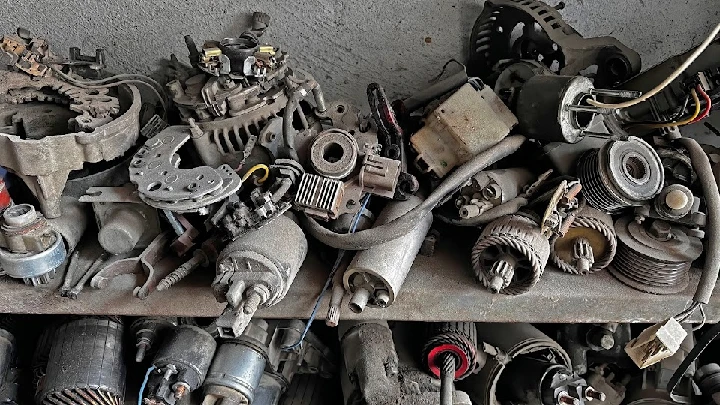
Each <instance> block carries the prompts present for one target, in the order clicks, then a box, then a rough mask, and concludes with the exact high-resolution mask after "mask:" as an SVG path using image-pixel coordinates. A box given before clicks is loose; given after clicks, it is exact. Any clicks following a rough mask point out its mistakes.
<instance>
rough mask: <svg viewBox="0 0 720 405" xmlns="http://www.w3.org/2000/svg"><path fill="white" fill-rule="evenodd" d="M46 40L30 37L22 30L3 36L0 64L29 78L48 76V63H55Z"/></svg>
mask: <svg viewBox="0 0 720 405" xmlns="http://www.w3.org/2000/svg"><path fill="white" fill-rule="evenodd" d="M49 48H50V47H49V44H48V42H47V40H45V39H44V38H40V37H32V36H31V35H30V33H29V32H28V31H27V30H25V29H23V28H18V29H17V35H7V34H6V35H4V36H3V37H2V39H0V64H2V65H5V66H7V67H11V68H14V69H17V70H19V71H22V72H25V73H27V74H29V75H31V76H35V77H44V76H47V75H48V74H50V67H49V66H48V63H53V62H55V59H56V57H55V55H54V54H53V53H52V52H50V49H49Z"/></svg>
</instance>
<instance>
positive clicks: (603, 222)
mask: <svg viewBox="0 0 720 405" xmlns="http://www.w3.org/2000/svg"><path fill="white" fill-rule="evenodd" d="M616 249H617V240H616V235H615V229H614V228H613V222H612V218H611V217H610V215H608V214H605V213H604V212H602V211H599V210H597V209H595V208H592V207H589V206H585V207H584V208H582V209H581V210H580V212H578V214H577V216H576V217H575V220H573V222H572V224H571V225H570V228H569V229H568V231H567V232H566V233H565V235H564V236H561V237H557V238H555V239H554V240H553V241H552V243H551V252H550V259H551V260H552V262H553V264H555V265H556V266H557V267H558V268H559V269H560V270H562V271H564V272H567V273H571V274H589V273H594V272H596V271H600V270H602V269H604V268H606V267H607V266H608V265H609V264H610V263H611V262H612V260H613V258H614V257H615V252H616Z"/></svg>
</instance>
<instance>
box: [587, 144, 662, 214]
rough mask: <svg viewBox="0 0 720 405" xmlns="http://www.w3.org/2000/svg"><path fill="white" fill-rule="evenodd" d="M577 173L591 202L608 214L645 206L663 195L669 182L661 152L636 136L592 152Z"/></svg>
mask: <svg viewBox="0 0 720 405" xmlns="http://www.w3.org/2000/svg"><path fill="white" fill-rule="evenodd" d="M577 170H578V178H579V179H580V183H581V184H582V186H583V195H584V196H585V198H586V199H587V201H588V203H589V204H590V205H591V206H593V207H595V208H597V209H599V210H600V211H604V212H607V213H613V212H616V211H619V210H621V209H623V208H626V207H631V206H639V205H642V204H643V203H644V202H645V201H648V200H650V199H652V198H654V197H655V196H656V195H658V194H659V193H660V191H661V190H662V186H663V184H664V181H665V172H664V169H663V166H662V163H661V161H660V157H659V156H658V154H657V152H655V150H654V149H653V148H652V147H651V146H650V145H648V143H647V142H645V141H643V140H642V139H640V138H636V137H633V136H631V137H629V138H628V140H627V141H621V140H616V141H609V142H607V143H606V144H605V145H603V147H601V148H600V149H595V150H591V151H589V152H588V153H586V154H585V155H583V156H582V157H581V158H580V161H579V162H578V169H577Z"/></svg>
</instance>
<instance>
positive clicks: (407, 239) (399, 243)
mask: <svg viewBox="0 0 720 405" xmlns="http://www.w3.org/2000/svg"><path fill="white" fill-rule="evenodd" d="M422 201H423V200H422V199H421V198H420V197H417V196H411V197H410V198H409V199H408V200H407V201H401V202H391V203H389V204H388V205H387V207H386V208H385V209H384V210H383V211H382V213H381V214H380V216H379V217H378V220H377V221H376V224H375V225H376V226H378V225H381V224H386V223H389V222H391V221H392V220H394V219H396V218H399V217H401V216H403V215H405V214H406V213H407V212H408V211H410V210H411V209H413V208H415V207H416V206H418V205H420V204H421V203H422ZM430 225H432V216H431V215H426V216H424V217H422V218H421V219H420V220H419V224H418V225H417V226H416V227H415V228H413V230H412V231H410V232H409V233H408V234H406V235H404V236H401V237H399V238H397V239H394V240H391V241H389V242H386V243H383V244H381V245H378V246H374V247H372V248H370V249H368V250H363V251H360V252H358V253H356V254H355V257H354V258H353V261H352V262H351V263H350V265H349V266H348V268H347V270H346V271H345V273H344V275H343V285H344V286H345V289H346V290H348V291H350V292H351V293H352V294H353V296H352V298H351V300H350V303H349V306H350V309H351V310H352V311H354V312H362V311H363V310H364V309H365V307H366V306H367V305H370V306H371V307H373V306H377V307H380V308H385V307H387V306H389V305H392V304H393V303H394V302H395V300H396V299H397V296H398V294H400V290H401V289H402V285H403V282H404V281H405V278H406V277H407V274H408V273H409V272H410V269H411V267H412V264H413V262H414V261H415V257H416V256H417V254H418V252H419V251H420V246H421V245H422V243H423V241H424V240H425V235H427V233H428V231H429V230H430Z"/></svg>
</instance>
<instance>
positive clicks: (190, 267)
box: [157, 249, 210, 291]
mask: <svg viewBox="0 0 720 405" xmlns="http://www.w3.org/2000/svg"><path fill="white" fill-rule="evenodd" d="M209 264H210V258H209V257H208V255H207V254H206V253H205V251H204V250H203V249H197V250H195V251H194V252H193V256H192V257H191V258H190V260H188V261H186V262H185V263H183V264H181V265H180V267H178V268H177V269H175V270H173V272H172V273H170V274H168V275H167V276H165V277H164V278H163V279H162V280H160V282H159V283H158V285H157V290H158V291H165V290H167V289H168V288H170V287H172V286H173V285H175V284H177V283H178V282H179V281H180V280H182V279H184V278H185V277H187V276H188V275H189V274H190V273H192V272H193V271H195V270H197V269H198V268H199V267H207V266H208V265H209Z"/></svg>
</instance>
